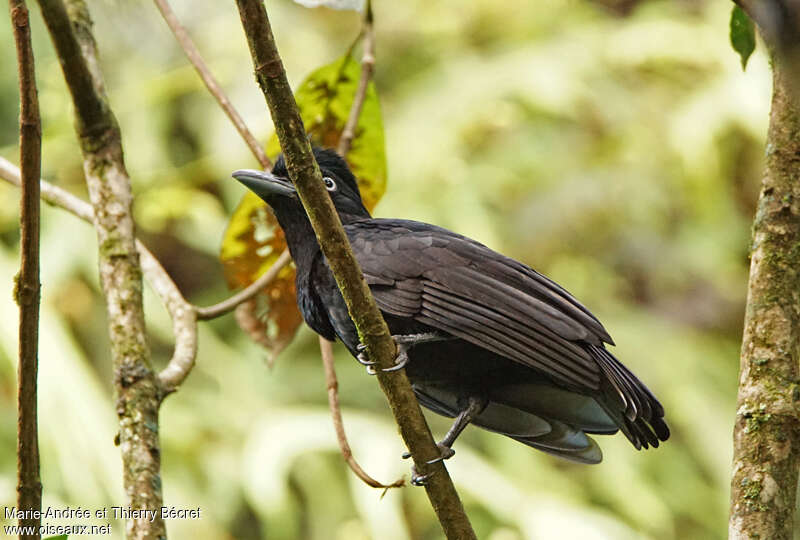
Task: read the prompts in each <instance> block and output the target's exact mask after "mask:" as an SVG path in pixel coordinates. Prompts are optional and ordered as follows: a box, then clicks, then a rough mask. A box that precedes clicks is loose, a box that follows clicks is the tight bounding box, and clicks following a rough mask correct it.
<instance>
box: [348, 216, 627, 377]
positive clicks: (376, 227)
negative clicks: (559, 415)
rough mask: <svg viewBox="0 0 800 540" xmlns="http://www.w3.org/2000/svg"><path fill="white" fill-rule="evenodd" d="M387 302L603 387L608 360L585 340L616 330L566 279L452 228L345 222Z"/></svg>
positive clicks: (379, 296) (603, 338) (405, 313)
mask: <svg viewBox="0 0 800 540" xmlns="http://www.w3.org/2000/svg"><path fill="white" fill-rule="evenodd" d="M345 228H346V230H347V232H348V236H349V237H350V242H351V244H352V246H353V250H354V252H355V255H356V258H357V259H358V262H359V264H360V265H361V268H362V270H363V272H364V276H365V278H366V280H367V283H369V284H370V287H371V289H372V291H373V294H374V295H375V299H376V301H377V303H378V306H379V307H380V308H381V309H382V310H384V311H385V312H387V313H391V314H393V315H397V316H401V317H411V318H414V319H415V320H417V321H419V322H421V323H424V324H427V325H429V326H431V327H434V328H437V329H440V330H442V331H444V332H447V333H449V334H451V335H453V336H456V337H459V338H461V339H464V340H465V341H468V342H470V343H473V344H474V345H477V346H479V347H482V348H484V349H487V350H490V351H492V352H495V353H497V354H500V355H502V356H505V357H507V358H510V359H512V360H515V361H517V362H520V363H522V364H525V365H528V366H530V367H533V368H535V369H537V370H539V371H541V372H543V373H545V374H547V375H548V376H549V377H551V378H552V379H553V380H555V381H557V382H560V383H563V384H566V385H571V386H573V387H578V388H583V389H586V390H597V389H599V387H600V382H601V377H602V375H601V368H600V366H599V365H598V363H597V362H596V361H595V360H594V359H593V358H592V356H591V355H590V354H589V352H588V351H587V349H586V348H585V347H584V346H583V345H584V344H591V345H597V346H602V343H603V342H606V343H611V342H612V341H611V337H610V336H609V335H608V333H607V332H606V330H605V329H604V328H603V326H602V325H601V324H600V322H599V321H598V320H597V319H596V318H595V317H594V316H593V315H592V314H591V313H590V312H589V311H588V310H587V309H586V308H584V307H583V306H582V305H581V304H580V303H579V302H578V301H577V300H576V299H575V298H573V297H572V296H571V295H570V294H569V293H567V292H566V291H565V290H564V289H562V288H561V287H559V286H558V285H556V284H555V283H553V282H552V281H550V280H549V279H547V278H546V277H544V276H542V275H541V274H539V273H537V272H536V271H534V270H532V269H531V268H528V267H527V266H525V265H523V264H521V263H519V262H517V261H514V260H513V259H510V258H508V257H505V256H503V255H500V254H499V253H496V252H494V251H492V250H490V249H489V248H487V247H486V246H483V245H482V244H479V243H477V242H475V241H473V240H470V239H468V238H465V237H463V236H460V235H457V234H455V233H452V232H450V231H447V230H446V229H442V228H439V227H434V226H432V225H428V224H425V223H418V222H413V221H405V220H386V219H373V220H365V221H363V222H355V223H351V224H349V225H348V226H346V227H345Z"/></svg>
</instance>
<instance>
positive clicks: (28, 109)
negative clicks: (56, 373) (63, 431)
mask: <svg viewBox="0 0 800 540" xmlns="http://www.w3.org/2000/svg"><path fill="white" fill-rule="evenodd" d="M9 8H10V10H11V24H12V26H13V28H14V42H15V43H16V46H17V66H18V71H19V98H20V115H19V151H20V168H21V169H22V174H21V176H22V179H21V180H22V182H21V183H22V199H21V202H20V218H19V219H20V253H21V259H22V260H21V263H20V270H19V275H18V277H17V284H16V289H15V293H16V299H17V303H18V304H19V311H20V313H19V365H18V370H17V373H18V382H17V384H18V390H17V411H18V418H17V508H18V509H19V510H21V511H31V513H30V514H27V515H29V516H31V515H32V516H35V517H26V518H23V519H20V521H19V525H20V526H21V527H31V528H33V529H34V530H35V531H36V533H35V534H33V535H31V537H32V538H39V533H38V531H39V526H40V525H41V518H40V517H38V511H39V510H41V508H42V482H41V479H40V477H39V435H38V424H37V403H36V395H37V388H36V377H37V372H38V363H39V358H38V346H39V296H40V284H39V176H40V172H41V161H42V127H41V120H40V118H39V99H38V96H37V93H36V72H35V69H34V62H33V48H32V45H31V28H30V24H29V20H28V8H27V7H26V6H25V1H24V0H9Z"/></svg>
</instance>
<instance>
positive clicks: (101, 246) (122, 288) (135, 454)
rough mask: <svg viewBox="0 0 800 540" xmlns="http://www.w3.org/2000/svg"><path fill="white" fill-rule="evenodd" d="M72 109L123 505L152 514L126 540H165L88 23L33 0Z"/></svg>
mask: <svg viewBox="0 0 800 540" xmlns="http://www.w3.org/2000/svg"><path fill="white" fill-rule="evenodd" d="M39 4H40V6H41V8H42V14H43V16H44V20H45V23H46V24H47V27H48V30H49V31H50V35H51V37H52V39H53V43H54V44H55V48H56V52H57V53H58V56H59V59H60V60H61V66H62V70H63V72H64V78H65V79H66V81H67V86H68V88H69V90H70V93H71V95H72V101H73V104H74V105H75V115H76V118H75V130H76V133H77V136H78V140H79V142H80V146H81V151H82V152H83V160H84V174H85V176H86V183H87V186H88V189H89V197H90V199H91V203H92V208H93V211H94V226H95V231H96V232H97V240H98V254H99V257H98V263H99V271H100V282H101V285H102V288H103V293H104V294H105V297H106V309H107V311H108V328H109V336H110V341H111V358H112V362H113V365H114V389H115V394H116V411H117V415H118V417H119V437H118V441H119V445H120V449H121V452H122V462H123V484H124V487H125V492H126V495H127V505H128V506H130V507H131V508H133V509H135V510H139V509H147V510H155V511H156V514H155V516H156V517H155V518H154V519H153V520H152V521H150V520H149V519H132V520H128V522H127V528H126V533H127V537H128V538H130V539H160V538H166V529H165V526H164V522H163V520H162V519H161V515H160V512H158V510H159V509H160V507H161V506H162V505H163V497H162V491H161V477H160V468H161V451H160V446H159V438H158V409H159V406H160V403H161V399H162V398H163V389H162V388H161V386H160V385H159V383H158V380H157V378H156V375H155V373H154V372H153V369H152V368H151V365H150V351H149V348H148V345H147V340H146V335H145V321H144V309H143V305H142V270H141V266H140V264H139V255H138V252H137V250H136V238H135V230H134V223H133V217H132V213H131V206H132V203H133V195H132V193H131V186H130V178H129V176H128V173H127V171H126V169H125V163H124V160H123V153H122V144H121V136H120V131H119V126H118V125H117V121H116V119H115V118H114V115H113V113H112V111H111V108H110V106H109V104H108V98H107V96H106V94H105V89H104V84H103V79H102V75H101V73H100V68H99V64H98V62H97V51H96V46H95V41H94V37H93V36H92V33H91V27H92V22H91V18H90V16H89V12H88V9H87V7H86V4H85V2H84V1H83V0H67V5H65V4H64V3H63V2H62V1H61V0H39Z"/></svg>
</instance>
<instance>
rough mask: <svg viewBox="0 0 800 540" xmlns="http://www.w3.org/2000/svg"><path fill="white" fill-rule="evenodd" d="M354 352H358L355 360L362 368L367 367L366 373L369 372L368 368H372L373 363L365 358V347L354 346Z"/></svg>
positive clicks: (360, 344) (360, 345)
mask: <svg viewBox="0 0 800 540" xmlns="http://www.w3.org/2000/svg"><path fill="white" fill-rule="evenodd" d="M356 350H357V351H358V354H357V355H356V360H357V361H358V363H359V364H361V365H362V366H367V372H369V368H370V366H374V365H375V362H373V361H371V360H369V359H368V358H367V346H366V345H364V344H363V343H359V344H358V345H356Z"/></svg>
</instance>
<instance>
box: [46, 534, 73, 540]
mask: <svg viewBox="0 0 800 540" xmlns="http://www.w3.org/2000/svg"><path fill="white" fill-rule="evenodd" d="M42 540H67V535H66V534H59V535H58V536H48V537H47V538H43V539H42Z"/></svg>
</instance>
